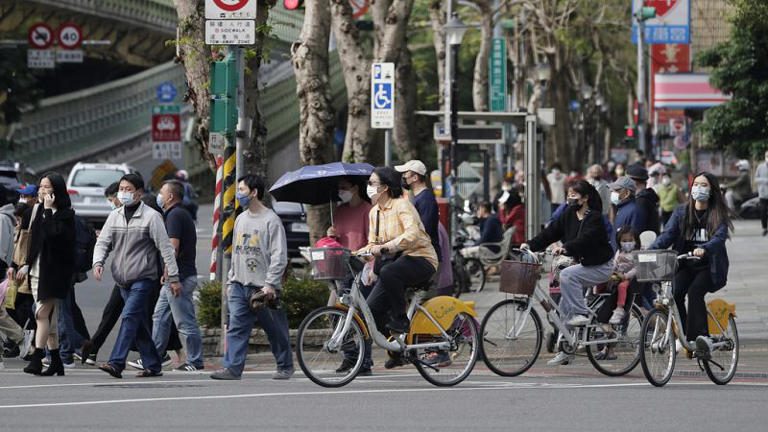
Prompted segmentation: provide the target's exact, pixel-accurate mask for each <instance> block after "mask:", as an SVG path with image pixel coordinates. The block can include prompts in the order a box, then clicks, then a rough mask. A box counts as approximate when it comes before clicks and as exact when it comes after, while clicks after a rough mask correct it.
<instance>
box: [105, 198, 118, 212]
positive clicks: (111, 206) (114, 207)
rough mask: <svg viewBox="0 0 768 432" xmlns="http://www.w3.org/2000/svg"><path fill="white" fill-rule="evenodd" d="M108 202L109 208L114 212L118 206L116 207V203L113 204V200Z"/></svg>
mask: <svg viewBox="0 0 768 432" xmlns="http://www.w3.org/2000/svg"><path fill="white" fill-rule="evenodd" d="M107 202H108V203H109V208H110V209H112V210H114V209H116V208H117V206H116V205H115V203H113V202H112V200H107Z"/></svg>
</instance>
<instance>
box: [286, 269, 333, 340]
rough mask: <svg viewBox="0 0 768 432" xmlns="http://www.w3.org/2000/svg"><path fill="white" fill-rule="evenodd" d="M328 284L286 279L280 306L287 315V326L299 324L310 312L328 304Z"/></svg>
mask: <svg viewBox="0 0 768 432" xmlns="http://www.w3.org/2000/svg"><path fill="white" fill-rule="evenodd" d="M329 292H330V291H329V290H328V283H326V282H321V281H316V280H313V279H309V278H302V279H297V278H295V277H288V278H287V280H286V281H285V284H284V285H283V291H282V298H281V301H282V304H283V308H285V311H286V313H287V314H288V326H289V327H290V328H292V329H295V328H299V324H301V321H302V320H303V319H304V317H306V316H307V315H308V314H309V313H310V312H312V311H313V310H315V309H317V308H319V307H322V306H325V305H326V304H327V303H328V294H329Z"/></svg>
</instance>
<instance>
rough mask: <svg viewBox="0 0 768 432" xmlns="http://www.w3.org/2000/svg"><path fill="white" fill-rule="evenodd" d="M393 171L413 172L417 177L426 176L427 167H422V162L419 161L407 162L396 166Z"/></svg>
mask: <svg viewBox="0 0 768 432" xmlns="http://www.w3.org/2000/svg"><path fill="white" fill-rule="evenodd" d="M395 170H396V171H397V172H401V173H404V172H406V171H413V172H415V173H416V174H419V175H423V176H425V175H427V166H426V165H424V162H422V161H420V160H415V159H414V160H409V161H408V162H406V163H404V164H402V165H396V166H395Z"/></svg>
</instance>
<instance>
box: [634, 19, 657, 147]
mask: <svg viewBox="0 0 768 432" xmlns="http://www.w3.org/2000/svg"><path fill="white" fill-rule="evenodd" d="M633 16H634V18H635V21H637V148H638V149H639V150H642V151H645V150H646V148H645V147H646V141H645V135H646V134H645V132H646V131H645V124H646V118H645V110H646V107H645V22H646V21H647V20H649V19H652V18H655V17H656V8H654V7H646V6H642V7H640V9H638V10H637V11H635V13H634V14H633Z"/></svg>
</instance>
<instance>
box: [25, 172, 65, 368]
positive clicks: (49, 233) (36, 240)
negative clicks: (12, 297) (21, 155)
mask: <svg viewBox="0 0 768 432" xmlns="http://www.w3.org/2000/svg"><path fill="white" fill-rule="evenodd" d="M27 263H29V265H28V266H25V267H23V268H21V269H19V271H23V272H28V274H29V280H30V287H31V289H32V294H33V296H34V298H35V306H36V307H35V319H36V321H37V332H36V334H35V352H34V353H33V354H32V360H31V361H30V362H29V364H28V365H27V366H26V367H25V368H24V372H26V373H30V374H34V375H45V376H51V375H64V365H63V364H62V362H61V357H60V356H59V338H58V330H57V328H56V322H57V321H58V307H57V303H58V302H57V300H59V299H64V298H65V297H66V295H67V292H68V291H69V290H70V289H72V277H73V271H74V270H73V269H74V266H75V212H74V210H72V202H71V201H70V199H69V195H68V194H67V186H66V183H65V182H64V178H63V177H62V176H61V175H59V174H57V173H48V174H46V175H44V176H43V177H42V178H41V179H40V185H39V188H38V204H36V205H35V207H34V208H33V210H32V222H31V224H30V244H29V253H28V256H27ZM46 345H47V346H48V350H49V352H50V354H51V365H50V367H48V369H46V370H45V371H43V370H42V369H43V365H42V360H43V357H45V352H44V351H43V349H44V348H45V347H46Z"/></svg>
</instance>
